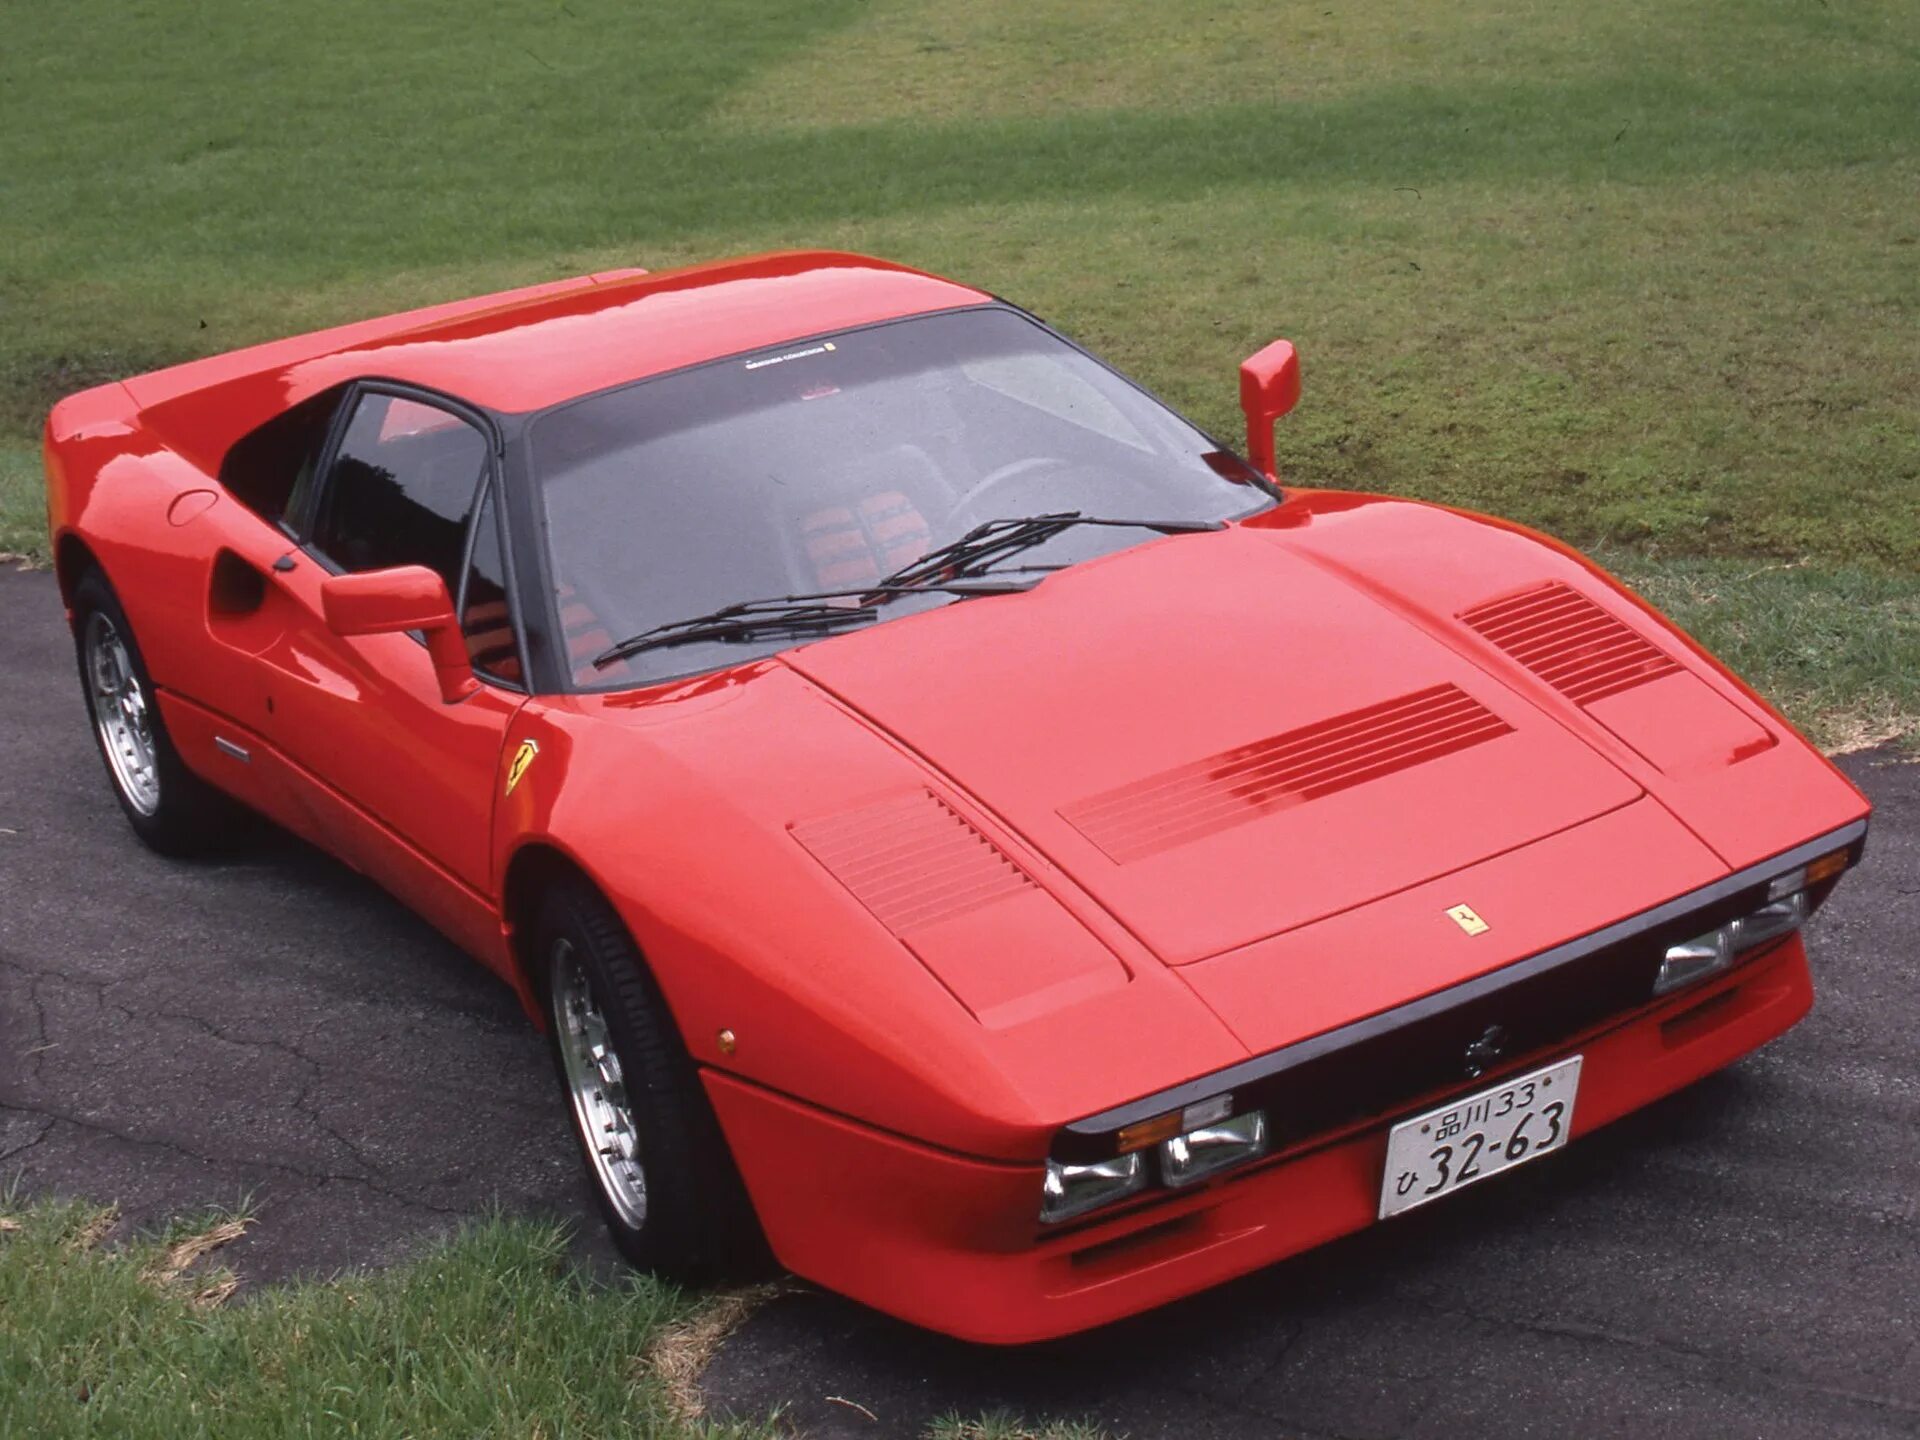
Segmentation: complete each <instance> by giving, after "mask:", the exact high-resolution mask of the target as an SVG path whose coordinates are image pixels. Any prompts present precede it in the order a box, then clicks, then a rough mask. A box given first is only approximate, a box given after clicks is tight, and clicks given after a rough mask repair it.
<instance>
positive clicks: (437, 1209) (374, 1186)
mask: <svg viewBox="0 0 1920 1440" xmlns="http://www.w3.org/2000/svg"><path fill="white" fill-rule="evenodd" d="M0 1108H5V1109H10V1110H14V1111H16V1112H19V1113H21V1114H27V1115H35V1116H39V1117H42V1118H44V1119H46V1120H48V1121H49V1122H51V1123H49V1124H48V1126H47V1127H46V1129H45V1130H43V1131H42V1132H41V1134H40V1135H38V1136H37V1137H35V1139H34V1140H32V1141H30V1142H29V1143H28V1144H27V1145H24V1146H22V1147H20V1149H19V1150H15V1151H12V1152H9V1154H8V1156H7V1157H6V1158H9V1159H10V1158H13V1157H14V1156H17V1155H19V1154H22V1153H24V1152H25V1151H26V1150H28V1149H31V1148H33V1147H34V1146H36V1145H39V1144H42V1143H44V1142H45V1141H46V1140H47V1138H48V1137H49V1135H50V1134H51V1133H52V1131H53V1130H54V1129H56V1128H57V1127H58V1126H60V1125H71V1126H73V1127H74V1128H76V1129H79V1130H85V1131H89V1132H91V1133H93V1134H97V1135H105V1136H108V1137H109V1138H111V1139H114V1140H118V1141H120V1142H121V1143H122V1144H124V1145H133V1146H137V1147H139V1148H142V1149H150V1150H163V1151H166V1152H168V1153H169V1154H173V1155H178V1156H180V1157H181V1158H183V1159H187V1160H194V1161H197V1162H199V1163H200V1164H202V1165H206V1166H210V1167H213V1168H215V1169H224V1168H228V1167H231V1166H236V1165H238V1166H241V1167H244V1168H246V1169H250V1170H265V1171H269V1172H272V1173H276V1174H281V1175H291V1176H293V1177H295V1178H296V1179H299V1180H305V1181H307V1182H308V1183H309V1184H312V1185H314V1186H316V1187H318V1186H321V1185H327V1184H346V1185H360V1186H364V1187H365V1188H366V1189H368V1190H370V1191H372V1192H373V1193H374V1194H376V1195H379V1196H381V1197H382V1198H383V1199H387V1200H391V1201H393V1202H394V1203H395V1204H398V1205H405V1206H408V1207H410V1208H412V1209H416V1210H428V1211H431V1212H433V1213H434V1214H436V1215H448V1216H453V1217H456V1218H459V1219H470V1218H472V1216H473V1213H474V1212H473V1211H472V1210H471V1209H461V1208H457V1207H454V1206H447V1205H436V1204H434V1203H433V1202H432V1201H431V1200H425V1199H422V1198H420V1197H419V1196H417V1195H409V1194H406V1193H404V1192H402V1191H399V1190H395V1189H393V1188H392V1187H390V1186H387V1185H382V1184H381V1183H380V1182H379V1181H377V1180H375V1179H374V1178H373V1177H372V1176H369V1175H355V1174H348V1173H345V1172H340V1171H333V1170H310V1169H307V1168H305V1167H303V1166H300V1165H297V1164H292V1163H290V1162H288V1161H285V1160H267V1159H262V1158H259V1157H254V1156H241V1155H218V1154H209V1153H207V1152H205V1151H201V1150H196V1149H194V1148H193V1147H192V1146H190V1145H188V1144H186V1143H184V1142H182V1141H180V1140H175V1139H172V1138H170V1137H167V1136H156V1135H137V1134H134V1133H132V1132H131V1131H127V1130H122V1129H117V1128H116V1127H114V1126H112V1125H108V1124H106V1123H105V1122H104V1121H100V1120H94V1119H89V1118H88V1117H86V1116H82V1115H75V1114H72V1113H70V1112H67V1111H63V1110H54V1109H49V1108H46V1107H43V1106H34V1105H20V1104H15V1103H12V1102H8V1103H7V1104H5V1106H4V1107H0ZM349 1148H351V1147H349Z"/></svg>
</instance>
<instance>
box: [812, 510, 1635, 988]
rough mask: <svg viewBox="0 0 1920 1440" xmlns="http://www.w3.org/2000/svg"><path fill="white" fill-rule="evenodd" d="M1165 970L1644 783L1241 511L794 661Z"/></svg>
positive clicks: (1314, 916)
mask: <svg viewBox="0 0 1920 1440" xmlns="http://www.w3.org/2000/svg"><path fill="white" fill-rule="evenodd" d="M786 663H787V664H788V665H790V666H791V667H793V668H794V669H795V670H797V671H799V672H800V673H801V674H803V675H804V676H806V677H807V679H809V680H810V681H812V682H813V683H814V684H815V685H817V686H819V687H821V688H822V689H824V690H826V691H828V692H829V693H831V694H832V695H833V696H834V697H836V698H837V699H838V700H839V701H840V702H841V703H842V704H843V705H845V706H846V707H848V708H849V709H851V710H852V711H854V712H856V713H857V714H859V715H860V716H862V717H864V718H865V720H866V721H867V722H868V723H869V724H871V725H872V726H873V727H875V728H876V729H878V730H880V731H883V732H885V733H886V734H887V735H889V736H891V737H892V738H893V739H894V740H895V741H896V742H897V743H898V744H899V745H901V746H903V747H904V748H906V749H907V750H909V751H911V752H912V753H913V754H914V755H916V756H917V757H918V758H919V759H920V760H921V761H922V762H923V763H925V764H926V765H927V766H929V767H931V768H932V769H933V770H934V771H936V772H937V773H939V774H940V775H942V776H944V777H945V778H946V779H947V780H948V781H949V783H951V784H952V785H953V787H954V788H955V789H957V790H959V791H961V792H963V793H965V794H967V795H969V796H970V797H972V798H973V800H974V801H975V802H976V803H977V804H978V805H979V806H980V807H981V809H982V810H984V811H985V812H987V813H988V814H990V815H991V816H993V817H994V818H995V819H996V820H998V821H999V822H1000V823H1001V824H1003V825H1005V826H1006V827H1007V828H1008V829H1010V830H1011V831H1013V832H1016V833H1017V834H1019V835H1020V836H1022V837H1023V838H1024V839H1025V840H1026V841H1027V842H1028V843H1029V844H1031V845H1032V846H1033V847H1034V848H1035V849H1036V850H1037V851H1039V852H1041V853H1042V854H1044V855H1045V856H1046V857H1047V858H1048V859H1049V860H1050V861H1051V862H1052V863H1053V864H1054V865H1056V866H1058V867H1059V869H1060V870H1061V871H1063V872H1065V874H1066V875H1067V876H1068V877H1070V879H1071V880H1072V881H1073V882H1074V883H1075V884H1077V885H1078V886H1079V887H1081V888H1082V889H1083V890H1084V891H1085V892H1086V893H1087V894H1089V895H1090V896H1092V897H1093V898H1094V899H1095V900H1096V901H1097V902H1098V903H1099V904H1100V905H1101V906H1102V907H1103V908H1104V909H1105V910H1106V911H1108V913H1110V914H1111V915H1112V916H1114V917H1115V918H1116V919H1117V920H1118V921H1119V922H1120V923H1121V924H1122V925H1124V926H1125V927H1126V928H1127V929H1128V930H1129V931H1131V932H1132V933H1133V934H1134V935H1135V936H1137V937H1138V938H1139V939H1140V940H1141V941H1143V942H1144V943H1145V944H1146V945H1147V946H1148V947H1149V948H1150V949H1151V950H1152V951H1153V953H1154V954H1155V955H1157V956H1158V957H1159V958H1160V959H1161V960H1162V961H1163V962H1165V963H1167V964H1169V965H1176V966H1177V965H1185V964H1188V963H1191V962H1194V961H1198V960H1202V959H1205V958H1206V957H1209V956H1213V955H1217V954H1219V953H1221V952H1223V951H1226V950H1230V949H1234V948H1236V947H1240V946H1245V945H1248V944H1250V943H1252V942H1255V941H1258V940H1262V939H1266V938H1268V937H1272V936H1276V935H1279V934H1282V933H1284V932H1286V931H1290V930H1293V929H1296V928H1298V927H1300V926H1303V925H1307V924H1310V923H1312V922H1314V921H1316V920H1321V919H1324V918H1326V917H1329V916H1333V915H1337V914H1340V913H1342V912H1346V911H1350V910H1353V909H1355V908H1356V907H1359V906H1362V905H1366V904H1367V903H1369V902H1371V901H1375V900H1378V899H1380V898H1382V897H1384V896H1388V895H1392V894H1396V893H1398V892H1401V891H1405V890H1408V889H1410V888H1412V887H1416V886H1419V885H1422V884H1424V883H1426V882H1428V881H1431V880H1433V879H1435V878H1436V877H1439V876H1442V875H1445V874H1447V873H1450V872H1453V871H1456V870H1459V869H1462V868H1464V867H1467V866H1471V865H1474V864H1476V863H1478V862H1481V861H1484V860H1487V859H1489V858H1490V857H1493V856H1496V855H1500V854H1503V853H1505V852H1508V851H1512V850H1514V849H1516V848H1518V847H1521V846H1525V845H1528V844H1529V843H1531V842H1533V841H1537V840H1539V839H1542V838H1543V837H1546V836H1549V835H1553V834H1556V833H1558V832H1561V831H1564V830H1567V829H1569V828H1570V827H1573V826H1577V825H1579V824H1581V823H1582V822H1583V821H1587V820H1590V819H1593V818H1594V817H1596V816H1599V815H1602V814H1605V813H1607V812H1609V811H1612V810H1617V809H1619V808H1621V807H1623V806H1627V805H1629V804H1631V803H1632V802H1633V801H1634V800H1636V799H1637V798H1639V797H1640V796H1641V795H1642V793H1643V791H1642V787H1641V786H1640V785H1639V784H1638V783H1637V782H1636V781H1635V780H1634V779H1632V778H1630V776H1629V775H1628V774H1627V773H1625V771H1623V769H1621V768H1620V767H1618V766H1616V765H1615V764H1612V763H1610V762H1609V761H1608V760H1607V759H1606V758H1604V757H1603V756H1602V755H1601V754H1600V753H1599V752H1598V751H1597V750H1596V749H1595V748H1594V747H1593V746H1591V745H1590V744H1588V743H1587V742H1586V741H1585V740H1583V739H1582V738H1580V737H1579V736H1578V735H1576V734H1575V733H1573V732H1572V731H1571V730H1570V729H1569V728H1568V727H1567V726H1565V725H1563V724H1562V723H1560V721H1559V720H1557V719H1556V718H1554V717H1553V715H1552V714H1551V713H1549V712H1548V710H1546V709H1543V708H1542V707H1541V706H1540V705H1538V704H1537V703H1535V701H1534V699H1533V698H1532V697H1530V696H1529V695H1528V694H1527V693H1526V692H1525V690H1524V689H1523V688H1521V687H1516V686H1514V685H1511V684H1509V683H1505V682H1503V681H1502V680H1500V679H1496V678H1494V676H1493V674H1491V673H1489V671H1488V670H1487V669H1485V668H1482V666H1481V665H1479V664H1477V663H1476V662H1475V661H1474V660H1473V659H1470V658H1469V652H1468V651H1467V650H1465V649H1463V648H1460V647H1456V646H1455V645H1453V644H1451V643H1448V642H1447V641H1446V640H1444V639H1442V638H1440V637H1438V636H1436V635H1435V634H1434V633H1433V632H1432V631H1431V629H1430V628H1428V627H1425V626H1422V625H1420V624H1418V623H1416V622H1415V621H1414V620H1413V619H1410V618H1408V617H1407V616H1406V615H1405V614H1404V613H1403V612H1400V611H1398V610H1396V609H1395V608H1392V607H1390V606H1389V605H1387V604H1385V603H1382V601H1381V600H1379V599H1376V598H1373V597H1372V596H1371V595H1369V594H1368V593H1366V592H1365V591H1364V590H1363V589H1362V588H1360V587H1357V586H1355V585H1353V584H1351V583H1350V582H1349V581H1347V580H1345V579H1343V578H1341V577H1340V575H1339V574H1338V573H1337V571H1336V570H1334V569H1331V568H1329V567H1327V566H1324V565H1321V564H1317V563H1315V561H1314V560H1313V559H1311V558H1310V557H1307V556H1305V555H1302V554H1299V553H1296V552H1294V551H1291V550H1289V549H1287V548H1285V547H1283V546H1281V545H1278V544H1275V543H1274V542H1273V539H1272V537H1271V536H1269V535H1267V534H1263V533H1262V532H1260V531H1257V530H1250V529H1246V528H1243V527H1238V526H1236V527H1229V528H1228V529H1226V530H1224V531H1220V532H1217V533H1211V534H1200V535H1184V536H1177V537H1169V538H1166V539H1162V540H1158V541H1154V542H1151V543H1148V544H1145V545H1140V546H1136V547H1133V548H1130V549H1128V550H1125V551H1122V552H1119V553H1117V554H1114V555H1111V556H1108V557H1106V558H1104V559H1102V560H1098V561H1093V562H1089V563H1086V564H1082V565H1078V566H1075V567H1073V568H1072V569H1070V570H1067V571H1063V572H1061V573H1060V574H1057V575H1054V576H1052V577H1050V578H1049V579H1048V580H1046V581H1045V582H1043V583H1042V584H1040V585H1039V586H1037V587H1036V588H1035V589H1034V590H1032V591H1030V592H1027V593H1025V594H1021V595H1014V596H1004V597H987V598H979V599H973V600H968V601H965V602H961V603H956V604H953V605H949V606H946V607H943V608H941V609H938V610H934V611H929V612H926V613H924V614H921V615H917V616H913V617H909V618H905V619H902V620H899V621H897V622H894V623H891V624H887V625H881V626H876V627H874V628H872V629H871V630H867V631H861V632H855V633H853V634H849V635H845V636H839V637H835V638H833V639H830V640H827V641H823V642H820V643H817V644H813V645H809V646H805V647H802V648H800V649H797V650H795V651H792V652H790V653H789V654H788V655H787V656H786Z"/></svg>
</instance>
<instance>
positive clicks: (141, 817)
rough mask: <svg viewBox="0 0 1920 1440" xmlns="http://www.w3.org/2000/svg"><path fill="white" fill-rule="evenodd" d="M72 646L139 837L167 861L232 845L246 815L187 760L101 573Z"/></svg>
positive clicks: (76, 613)
mask: <svg viewBox="0 0 1920 1440" xmlns="http://www.w3.org/2000/svg"><path fill="white" fill-rule="evenodd" d="M73 642H74V650H75V654H76V656H77V658H78V660H79V663H80V685H81V689H82V690H83V691H84V692H85V695H86V700H87V709H88V713H89V714H90V715H91V717H92V720H93V737H94V740H95V742H96V743H97V744H98V746H99V748H100V758H101V759H102V760H103V761H104V762H105V764H106V767H107V778H108V779H109V780H110V781H112V783H113V793H114V798H115V799H117V800H118V801H119V802H120V808H121V810H122V811H124V812H125V813H126V817H127V822H128V823H129V824H130V825H132V826H133V829H134V833H135V834H137V835H138V836H139V837H140V838H141V839H142V840H144V841H146V843H147V844H148V845H150V846H152V847H153V848H154V849H155V850H158V851H159V852H160V853H161V854H163V855H191V854H198V853H202V852H204V851H207V850H211V849H216V848H218V847H219V846H220V845H222V844H223V843H225V842H226V841H228V840H230V839H231V838H232V835H233V830H234V827H235V824H236V822H237V821H238V820H239V818H240V814H241V812H240V809H239V807H238V806H237V805H235V804H234V802H233V801H231V800H229V799H228V798H227V797H226V796H224V795H222V794H221V793H220V792H219V791H218V790H215V789H214V788H213V787H212V786H211V785H209V784H207V783H206V782H205V781H204V780H202V779H201V778H200V777H199V776H197V775H195V774H194V773H193V772H192V771H190V770H189V769H187V767H186V764H185V762H183V761H182V760H181V758H180V752H179V751H178V750H176V749H175V748H174V746H173V739H172V737H171V736H169V735H168V734H167V727H166V722H165V721H164V720H162V719H161V716H160V711H159V709H158V707H157V706H156V705H155V703H154V688H153V677H152V676H150V675H149V674H148V673H147V666H146V661H145V660H143V659H142V658H141V655H140V646H139V644H138V642H136V641H135V640H134V638H133V626H132V625H130V624H129V623H128V622H127V616H126V612H125V611H124V610H122V609H121V608H120V600H119V597H118V596H116V595H115V594H114V593H113V587H112V586H111V585H109V584H108V583H107V577H106V576H105V575H103V574H102V573H101V572H100V571H99V570H98V569H97V568H95V569H90V570H88V571H87V572H86V573H85V574H84V575H82V576H81V577H80V580H79V583H78V584H76V585H75V586H74V590H73Z"/></svg>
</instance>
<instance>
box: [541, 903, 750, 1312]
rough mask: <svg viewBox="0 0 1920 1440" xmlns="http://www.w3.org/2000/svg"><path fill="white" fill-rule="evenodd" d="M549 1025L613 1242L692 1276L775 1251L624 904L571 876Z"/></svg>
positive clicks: (700, 1278)
mask: <svg viewBox="0 0 1920 1440" xmlns="http://www.w3.org/2000/svg"><path fill="white" fill-rule="evenodd" d="M534 943H535V945H536V946H537V947H538V951H537V953H538V954H539V955H540V956H541V957H542V960H543V963H544V966H545V971H546V991H547V1009H548V1022H549V1024H548V1033H549V1036H550V1037H551V1040H552V1044H553V1059H554V1069H555V1072H556V1073H557V1074H558V1076H559V1078H560V1084H561V1088H562V1091H563V1093H564V1094H565V1095H566V1097H567V1104H568V1109H569V1111H570V1113H571V1115H572V1119H573V1128H574V1134H575V1136H576V1137H577V1138H578V1140H579V1142H580V1148H581V1154H582V1158H583V1159H584V1160H585V1162H586V1169H587V1175H588V1177H589V1178H590V1179H591V1180H592V1182H593V1187H594V1194H595V1197H596V1198H597V1199H598V1201H599V1204H600V1210H601V1213H602V1215H603V1216H604V1217H605V1219H606V1222H607V1229H608V1232H609V1233H610V1234H611V1235H612V1237H613V1241H614V1243H615V1245H617V1246H618V1247H619V1249H620V1252H621V1254H623V1255H625V1256H626V1257H627V1259H628V1260H630V1261H631V1262H632V1263H633V1264H635V1265H637V1266H639V1267H640V1268H641V1269H643V1270H651V1271H654V1272H655V1273H657V1274H660V1275H663V1276H666V1277H667V1278H669V1279H672V1280H677V1281H680V1282H683V1283H687V1284H705V1283H709V1282H712V1281H715V1280H721V1279H729V1278H736V1277H739V1276H742V1275H746V1274H750V1273H753V1272H756V1271H758V1270H761V1269H763V1268H764V1267H765V1266H766V1264H767V1259H768V1257H767V1252H766V1246H765V1241H764V1240H763V1239H762V1238H761V1236H760V1228H759V1225H758V1223H757V1222H756V1221H755V1219H754V1215H753V1207H752V1204H751V1202H750V1201H749V1200H748V1199H747V1194H746V1190H745V1187H744V1186H743V1185H742V1184H741V1183H740V1175H739V1172H738V1171H737V1170H736V1169H735V1168H734V1164H733V1157H732V1155H731V1154H730V1153H729V1152H728V1150H727V1143H726V1138H725V1136H724V1135H722V1134H721V1131H720V1124H719V1121H718V1120H717V1119H715V1117H714V1114H713V1108H712V1106H710V1105H709V1104H708V1103H707V1097H706V1092H705V1091H704V1090H703V1089H702V1088H701V1085H700V1077H699V1074H698V1071H697V1069H696V1067H695V1066H694V1063H693V1059H692V1057H691V1056H690V1055H688V1053H687V1050H686V1046H685V1045H684V1044H683V1043H682V1042H681V1039H680V1033H679V1031H678V1030H677V1029H676V1028H675V1027H674V1024H673V1019H672V1016H671V1015H669V1014H668V1012H667V1007H666V1002H665V1000H664V999H663V998H662V997H661V995H660V991H659V987H658V986H656V985H655V984H654V981H653V977H652V976H651V975H650V974H649V973H648V971H647V968H646V965H645V962H644V961H643V960H642V958H641V955H640V951H639V949H638V947H637V946H635V944H634V943H633V940H632V937H631V936H629V935H628V933H627V929H626V926H625V925H623V924H622V923H621V921H620V918H619V916H618V915H617V914H615V913H614V910H613V907H612V906H611V905H609V904H608V903H607V901H606V900H605V899H604V898H603V897H602V896H601V895H600V894H599V893H598V892H596V891H595V890H593V889H592V888H591V887H590V886H588V885H586V884H585V883H583V882H578V881H562V882H561V883H559V884H557V885H556V886H555V887H554V888H553V889H552V890H550V891H549V892H548V894H547V895H546V897H545V899H544V900H543V902H542V905H541V907H540V917H539V922H538V924H537V925H536V926H535V933H534Z"/></svg>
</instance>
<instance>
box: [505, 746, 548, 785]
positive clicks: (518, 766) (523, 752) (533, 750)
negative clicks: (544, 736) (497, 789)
mask: <svg viewBox="0 0 1920 1440" xmlns="http://www.w3.org/2000/svg"><path fill="white" fill-rule="evenodd" d="M539 753H540V747H539V746H538V745H536V744H535V743H534V742H533V741H531V740H522V741H521V742H520V748H519V749H518V750H516V751H514V752H513V763H512V764H511V765H509V766H507V794H509V795H511V794H513V787H514V786H516V785H518V784H519V783H520V777H521V776H522V775H524V774H526V773H527V767H528V766H530V765H532V764H533V761H534V757H535V756H536V755H538V754H539Z"/></svg>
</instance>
